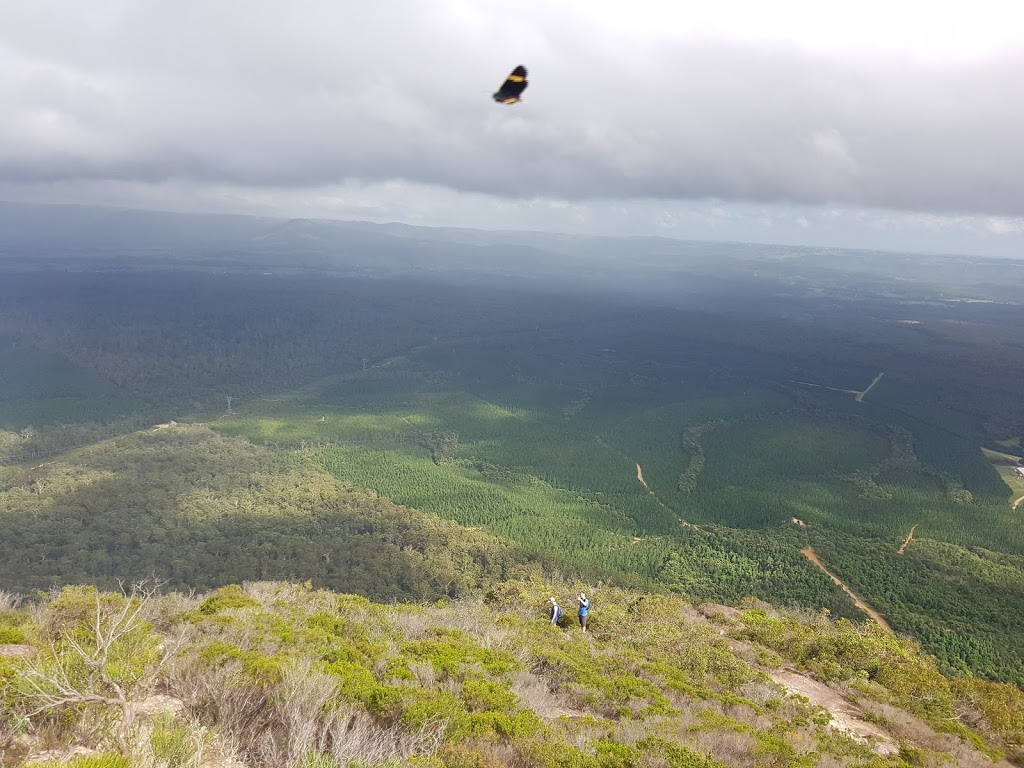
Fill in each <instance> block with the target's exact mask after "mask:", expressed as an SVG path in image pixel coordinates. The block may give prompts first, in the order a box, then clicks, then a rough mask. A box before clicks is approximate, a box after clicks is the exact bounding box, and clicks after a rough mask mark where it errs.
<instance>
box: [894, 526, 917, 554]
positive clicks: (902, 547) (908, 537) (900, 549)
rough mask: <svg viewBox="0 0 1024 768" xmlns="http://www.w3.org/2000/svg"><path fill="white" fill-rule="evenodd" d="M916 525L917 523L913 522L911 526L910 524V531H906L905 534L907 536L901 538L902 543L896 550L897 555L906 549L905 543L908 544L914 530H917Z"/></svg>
mask: <svg viewBox="0 0 1024 768" xmlns="http://www.w3.org/2000/svg"><path fill="white" fill-rule="evenodd" d="M917 526H918V523H914V525H913V526H911V528H910V533H908V534H907V538H905V539H904V540H903V543H902V544H901V545H900V548H899V549H897V550H896V554H897V555H902V554H903V553H904V552H905V551H906V549H907V544H909V543H910V540H911V539H912V538H914V531H916V530H917Z"/></svg>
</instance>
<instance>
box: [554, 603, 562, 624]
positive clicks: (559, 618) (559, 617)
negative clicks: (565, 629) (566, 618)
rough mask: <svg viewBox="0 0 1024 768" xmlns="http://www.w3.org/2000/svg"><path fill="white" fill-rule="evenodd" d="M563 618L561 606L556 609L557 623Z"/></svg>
mask: <svg viewBox="0 0 1024 768" xmlns="http://www.w3.org/2000/svg"><path fill="white" fill-rule="evenodd" d="M562 616H563V614H562V606H560V605H559V606H557V607H556V608H555V621H561V620H562Z"/></svg>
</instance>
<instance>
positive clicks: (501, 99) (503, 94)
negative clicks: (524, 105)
mask: <svg viewBox="0 0 1024 768" xmlns="http://www.w3.org/2000/svg"><path fill="white" fill-rule="evenodd" d="M527 85H529V83H527V82H526V67H524V66H522V65H520V66H518V67H516V68H515V69H513V70H512V74H511V75H509V76H508V78H506V80H505V82H504V83H502V84H501V88H499V89H498V90H497V91H496V92H495V94H494V100H495V101H496V102H498V103H499V104H515V103H516V102H518V101H522V99H520V98H519V97H520V96H522V95H523V91H525V90H526V86H527Z"/></svg>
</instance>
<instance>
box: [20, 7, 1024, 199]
mask: <svg viewBox="0 0 1024 768" xmlns="http://www.w3.org/2000/svg"><path fill="white" fill-rule="evenodd" d="M552 5H553V4H550V3H544V2H540V0H534V1H529V0H528V1H527V2H525V3H524V2H520V3H517V4H516V5H515V7H514V8H513V7H511V6H510V5H509V4H507V3H498V2H481V3H478V4H461V5H458V6H454V5H451V4H445V3H435V2H425V1H424V2H415V3H409V2H397V0H375V2H372V3H366V2H338V1H335V2H328V1H327V0H322V1H320V2H316V1H313V0H311V1H310V2H306V3H302V4H293V3H285V2H277V1H276V0H275V1H273V2H271V1H269V0H268V2H261V3H251V2H243V1H242V0H223V1H222V2H218V3H215V4H214V3H205V2H199V1H198V0H174V1H172V0H163V1H162V2H143V3H139V2H133V1H129V0H123V1H118V0H96V2H92V3H87V4H86V3H76V2H71V0H68V1H67V2H53V1H50V0H35V1H34V2H31V3H7V4H4V5H3V7H2V8H0V72H2V74H0V111H2V113H3V114H4V115H5V116H6V117H5V120H3V121H0V180H2V181H6V182H10V183H19V182H60V181H65V180H90V179H91V180H97V181H114V182H117V181H121V182H140V181H141V182H150V183H158V182H167V181H186V182H190V183H196V184H214V185H217V184H222V185H238V186H243V187H244V186H250V187H253V188H259V187H269V188H280V187H294V188H301V187H316V186H319V185H329V184H336V183H339V182H344V181H346V180H355V181H359V182H364V183H371V184H372V183H375V182H380V181H386V180H390V179H401V180H407V181H409V182H413V183H418V184H427V185H439V186H443V187H447V188H450V189H453V190H461V191H468V192H476V193H484V194H489V195H495V196H501V197H509V198H517V199H525V198H532V197H537V196H545V197H553V198H564V199H567V200H587V199H612V198H634V199H642V198H662V199H699V198H709V197H714V198H721V199H724V200H750V201H765V202H795V203H821V202H837V203H843V204H851V205H867V206H890V207H895V208H902V209H909V210H942V211H975V212H986V213H992V214H1004V215H1022V214H1024V185H1022V184H1021V183H1020V179H1021V178H1024V152H1022V151H1020V149H1019V144H1020V138H1019V137H1020V136H1022V135H1024V102H1022V101H1021V100H1020V99H1019V98H1016V97H1015V95H1014V94H1015V92H1016V89H1017V88H1018V87H1019V83H1020V81H1021V79H1022V75H1024V55H1018V56H1011V57H1005V58H1003V59H1001V60H989V61H986V62H982V63H978V64H975V65H972V66H970V67H966V66H958V67H957V68H948V69H944V68H941V67H937V66H932V67H925V66H915V65H911V64H909V63H906V62H904V63H900V62H896V61H894V60H887V61H885V60H880V59H866V60H862V61H858V60H853V59H850V58H842V59H841V58H838V57H837V58H825V57H822V56H820V55H815V56H812V55H810V54H806V53H802V52H800V51H798V50H796V49H794V48H787V47H782V46H767V45H762V46H760V47H751V46H749V45H748V46H740V45H735V44H734V45H727V44H724V43H712V42H704V43H697V42H694V43H689V44H678V45H675V46H671V47H669V46H667V45H664V44H661V45H658V46H653V45H652V46H646V47H643V46H641V45H639V44H638V43H637V42H636V41H634V40H632V39H627V38H622V39H619V38H617V37H616V36H614V35H613V34H611V33H608V32H603V31H600V30H599V29H598V28H597V27H593V26H590V25H587V23H586V22H585V20H580V19H571V18H568V17H567V16H566V15H565V14H566V12H565V11H559V10H558V9H557V4H554V5H555V7H554V8H552V7H551V6H552ZM519 63H524V64H526V65H527V66H529V67H530V69H531V87H530V89H529V90H528V91H527V92H526V101H525V102H524V103H523V104H521V105H517V106H516V107H512V108H507V107H502V106H499V105H496V104H494V103H493V102H491V101H490V99H489V94H490V92H491V91H492V90H494V88H495V87H496V86H497V85H498V83H499V82H500V80H501V78H502V77H504V75H505V74H506V73H507V71H508V70H509V69H510V68H511V67H512V66H514V65H516V64H519Z"/></svg>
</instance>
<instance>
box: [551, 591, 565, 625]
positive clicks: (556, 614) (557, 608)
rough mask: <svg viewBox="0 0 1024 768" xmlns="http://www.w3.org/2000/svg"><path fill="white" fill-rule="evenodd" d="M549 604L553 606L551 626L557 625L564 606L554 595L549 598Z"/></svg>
mask: <svg viewBox="0 0 1024 768" xmlns="http://www.w3.org/2000/svg"><path fill="white" fill-rule="evenodd" d="M548 605H549V606H550V607H551V614H550V617H549V618H550V619H551V626H553V627H557V626H558V621H559V620H560V619H561V618H562V606H560V605H559V604H558V601H557V600H555V598H553V597H549V598H548Z"/></svg>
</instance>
